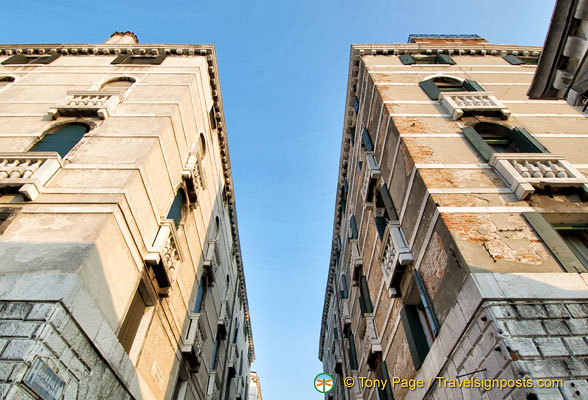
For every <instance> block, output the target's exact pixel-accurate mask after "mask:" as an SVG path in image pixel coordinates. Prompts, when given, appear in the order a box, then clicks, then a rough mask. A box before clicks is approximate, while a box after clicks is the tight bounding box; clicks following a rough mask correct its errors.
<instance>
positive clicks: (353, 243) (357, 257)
mask: <svg viewBox="0 0 588 400" xmlns="http://www.w3.org/2000/svg"><path fill="white" fill-rule="evenodd" d="M349 251H350V252H351V256H350V257H349V258H350V263H349V265H350V267H351V280H352V284H353V286H356V285H358V284H359V277H360V276H361V268H362V267H363V259H362V258H361V251H360V250H359V242H358V240H357V239H350V240H349Z"/></svg>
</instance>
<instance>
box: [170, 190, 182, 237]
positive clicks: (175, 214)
mask: <svg viewBox="0 0 588 400" xmlns="http://www.w3.org/2000/svg"><path fill="white" fill-rule="evenodd" d="M183 208H184V192H183V191H182V190H178V193H177V194H176V197H175V198H174V201H173V203H172V205H171V207H170V209H169V212H168V213H167V218H168V219H173V220H174V223H175V225H176V228H177V227H178V225H179V223H180V221H181V219H182V209H183Z"/></svg>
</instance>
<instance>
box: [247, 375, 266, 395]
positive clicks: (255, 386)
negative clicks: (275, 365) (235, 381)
mask: <svg viewBox="0 0 588 400" xmlns="http://www.w3.org/2000/svg"><path fill="white" fill-rule="evenodd" d="M247 400H263V397H262V396H261V384H260V383H259V376H258V375H257V372H254V371H251V375H250V376H249V398H248V399H247Z"/></svg>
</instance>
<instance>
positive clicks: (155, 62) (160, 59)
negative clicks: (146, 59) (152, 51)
mask: <svg viewBox="0 0 588 400" xmlns="http://www.w3.org/2000/svg"><path fill="white" fill-rule="evenodd" d="M166 57H167V54H160V55H158V56H157V57H153V60H152V61H151V63H150V64H152V65H159V64H161V63H162V62H163V60H165V59H166Z"/></svg>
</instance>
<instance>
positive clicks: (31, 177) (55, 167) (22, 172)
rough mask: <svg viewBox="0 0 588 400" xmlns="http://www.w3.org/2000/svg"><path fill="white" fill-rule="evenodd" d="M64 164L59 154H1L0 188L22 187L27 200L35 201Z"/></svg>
mask: <svg viewBox="0 0 588 400" xmlns="http://www.w3.org/2000/svg"><path fill="white" fill-rule="evenodd" d="M62 166H63V162H62V161H61V157H60V156H59V154H57V153H53V152H29V153H0V188H9V187H15V188H16V187H20V189H19V192H20V193H22V195H23V196H24V198H25V199H26V200H35V198H37V196H38V195H39V194H40V193H41V192H42V191H43V188H44V187H45V184H46V183H47V182H48V181H49V179H51V178H52V177H53V176H54V175H55V173H57V171H59V170H60V169H61V167H62Z"/></svg>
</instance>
